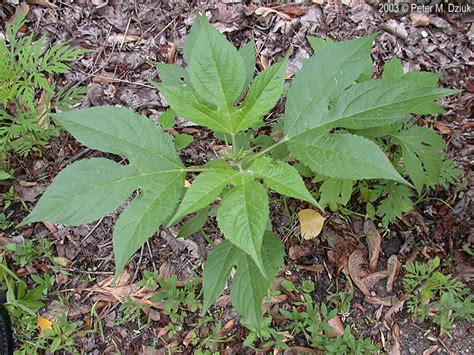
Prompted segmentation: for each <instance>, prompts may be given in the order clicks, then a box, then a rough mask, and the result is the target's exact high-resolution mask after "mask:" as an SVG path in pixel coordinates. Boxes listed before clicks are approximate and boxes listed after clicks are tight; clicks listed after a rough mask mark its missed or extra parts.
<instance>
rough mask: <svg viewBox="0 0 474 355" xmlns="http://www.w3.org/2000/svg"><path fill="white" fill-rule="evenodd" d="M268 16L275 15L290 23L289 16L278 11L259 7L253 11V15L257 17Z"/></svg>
mask: <svg viewBox="0 0 474 355" xmlns="http://www.w3.org/2000/svg"><path fill="white" fill-rule="evenodd" d="M270 14H276V15H278V16H280V17H281V18H282V19H283V20H285V21H290V20H291V16H290V15H287V14H285V13H284V12H280V11H277V10H275V9H272V8H269V7H265V6H261V7H259V8H257V9H256V10H255V15H258V16H262V17H266V16H268V15H270Z"/></svg>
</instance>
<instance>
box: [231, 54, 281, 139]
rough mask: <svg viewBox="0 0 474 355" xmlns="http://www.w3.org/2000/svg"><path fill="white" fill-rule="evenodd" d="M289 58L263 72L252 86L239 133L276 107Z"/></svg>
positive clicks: (243, 107) (239, 125) (243, 105)
mask: <svg viewBox="0 0 474 355" xmlns="http://www.w3.org/2000/svg"><path fill="white" fill-rule="evenodd" d="M287 63H288V58H285V59H283V60H281V61H279V62H278V63H276V64H273V65H272V66H270V67H269V68H268V69H266V70H264V71H263V72H261V73H260V74H259V75H258V76H257V77H256V78H255V80H254V81H253V82H252V85H251V86H250V89H249V92H248V93H247V96H246V97H245V101H244V103H243V104H242V106H241V108H240V111H241V115H240V117H238V118H237V119H238V125H237V131H243V130H245V129H247V128H249V127H251V126H252V124H254V123H255V122H258V121H259V120H260V119H261V118H262V117H263V115H265V114H266V113H268V111H270V109H271V108H272V107H273V106H275V104H276V103H277V102H278V100H279V99H280V97H281V94H282V93H283V86H284V83H285V72H286V66H287Z"/></svg>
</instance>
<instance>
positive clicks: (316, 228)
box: [298, 208, 326, 240]
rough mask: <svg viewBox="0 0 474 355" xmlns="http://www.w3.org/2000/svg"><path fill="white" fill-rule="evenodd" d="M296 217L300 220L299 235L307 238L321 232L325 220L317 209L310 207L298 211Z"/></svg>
mask: <svg viewBox="0 0 474 355" xmlns="http://www.w3.org/2000/svg"><path fill="white" fill-rule="evenodd" d="M298 219H299V221H300V228H301V236H302V237H303V238H304V239H307V240H308V239H313V238H316V237H317V236H318V235H319V233H321V230H322V229H323V225H324V221H325V220H326V218H324V217H323V216H321V214H320V213H319V212H318V211H315V210H313V209H311V208H307V209H304V210H301V211H299V212H298Z"/></svg>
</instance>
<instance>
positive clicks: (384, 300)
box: [364, 296, 394, 307]
mask: <svg viewBox="0 0 474 355" xmlns="http://www.w3.org/2000/svg"><path fill="white" fill-rule="evenodd" d="M364 301H365V302H366V303H368V304H375V305H377V306H386V307H391V306H392V305H393V303H394V302H393V299H392V297H391V296H386V297H365V298H364Z"/></svg>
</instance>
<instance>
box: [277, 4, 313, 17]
mask: <svg viewBox="0 0 474 355" xmlns="http://www.w3.org/2000/svg"><path fill="white" fill-rule="evenodd" d="M274 9H275V10H278V11H280V12H283V13H285V14H287V15H290V16H292V17H293V18H294V17H300V16H303V15H305V14H306V9H304V8H302V7H298V6H293V5H279V6H275V7H274Z"/></svg>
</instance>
